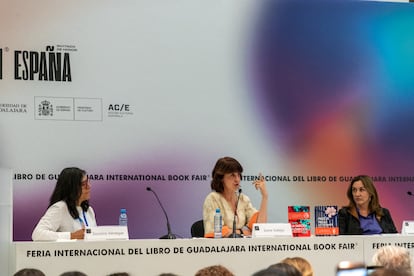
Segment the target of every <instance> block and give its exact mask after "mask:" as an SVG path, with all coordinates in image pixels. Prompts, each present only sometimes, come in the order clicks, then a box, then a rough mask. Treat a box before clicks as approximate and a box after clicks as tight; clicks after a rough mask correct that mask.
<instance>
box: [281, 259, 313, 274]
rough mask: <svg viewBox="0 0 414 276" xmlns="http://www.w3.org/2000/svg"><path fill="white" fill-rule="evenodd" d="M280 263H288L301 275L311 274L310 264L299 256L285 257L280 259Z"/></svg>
mask: <svg viewBox="0 0 414 276" xmlns="http://www.w3.org/2000/svg"><path fill="white" fill-rule="evenodd" d="M281 263H286V264H290V265H291V266H294V267H296V269H297V270H299V272H300V273H302V276H313V269H312V266H311V264H310V263H309V262H308V261H307V260H306V259H304V258H301V257H293V258H286V259H283V260H282V261H281Z"/></svg>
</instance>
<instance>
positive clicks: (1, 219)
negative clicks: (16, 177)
mask: <svg viewBox="0 0 414 276" xmlns="http://www.w3.org/2000/svg"><path fill="white" fill-rule="evenodd" d="M11 241H12V170H11V169H4V168H0V244H1V246H0V272H1V273H0V274H1V275H12V274H11V273H12V271H13V270H14V266H15V265H14V261H15V260H14V258H12V256H13V255H14V252H13V251H14V250H13V247H12V242H11Z"/></svg>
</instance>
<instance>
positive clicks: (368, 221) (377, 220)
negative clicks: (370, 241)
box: [338, 175, 397, 235]
mask: <svg viewBox="0 0 414 276" xmlns="http://www.w3.org/2000/svg"><path fill="white" fill-rule="evenodd" d="M346 194H347V196H348V199H349V204H348V206H345V207H343V208H342V209H341V210H339V213H338V222H339V234H340V235H373V234H381V233H397V229H396V228H395V225H394V222H393V220H392V218H391V214H390V212H389V211H388V209H386V208H382V207H381V205H380V203H379V198H378V194H377V190H376V189H375V186H374V183H373V181H372V179H371V177H369V176H367V175H359V176H356V177H354V178H353V179H352V181H351V184H350V185H349V187H348V190H347V193H346Z"/></svg>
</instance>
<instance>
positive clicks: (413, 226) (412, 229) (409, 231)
mask: <svg viewBox="0 0 414 276" xmlns="http://www.w3.org/2000/svg"><path fill="white" fill-rule="evenodd" d="M401 234H402V235H414V220H404V221H403V223H402V227H401Z"/></svg>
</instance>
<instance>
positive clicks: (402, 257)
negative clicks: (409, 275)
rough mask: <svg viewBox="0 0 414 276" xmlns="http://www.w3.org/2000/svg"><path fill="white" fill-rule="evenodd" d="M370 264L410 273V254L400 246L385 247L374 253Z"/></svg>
mask: <svg viewBox="0 0 414 276" xmlns="http://www.w3.org/2000/svg"><path fill="white" fill-rule="evenodd" d="M372 262H373V263H374V264H375V265H378V266H382V267H384V268H387V269H397V270H407V271H411V256H410V252H409V251H408V250H407V249H406V248H404V247H400V246H393V245H387V246H383V247H381V248H380V249H378V250H377V252H375V254H374V256H373V257H372Z"/></svg>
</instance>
